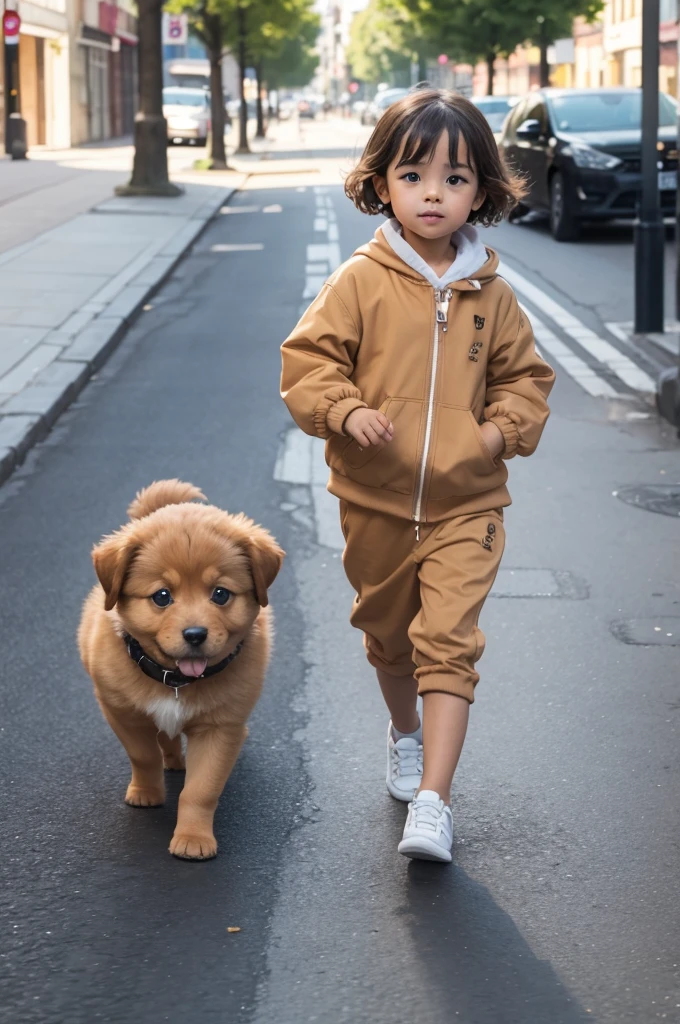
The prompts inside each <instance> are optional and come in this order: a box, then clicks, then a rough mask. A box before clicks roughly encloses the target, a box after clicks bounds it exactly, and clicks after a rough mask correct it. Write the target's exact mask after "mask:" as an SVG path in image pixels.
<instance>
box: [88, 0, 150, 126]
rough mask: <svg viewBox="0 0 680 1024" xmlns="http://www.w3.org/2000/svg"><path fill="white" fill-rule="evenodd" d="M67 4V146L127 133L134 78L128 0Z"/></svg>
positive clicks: (131, 8)
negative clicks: (69, 123) (69, 10)
mask: <svg viewBox="0 0 680 1024" xmlns="http://www.w3.org/2000/svg"><path fill="white" fill-rule="evenodd" d="M72 3H73V6H72V15H73V16H72V18H71V39H72V59H71V112H72V113H71V118H72V126H73V128H72V144H73V145H78V144H80V143H83V142H100V141H103V140H104V139H111V138H118V137H120V136H121V135H131V134H132V132H133V130H134V120H135V113H136V108H137V82H138V72H137V19H136V16H135V12H134V5H133V3H132V0H118V3H109V2H107V0H72Z"/></svg>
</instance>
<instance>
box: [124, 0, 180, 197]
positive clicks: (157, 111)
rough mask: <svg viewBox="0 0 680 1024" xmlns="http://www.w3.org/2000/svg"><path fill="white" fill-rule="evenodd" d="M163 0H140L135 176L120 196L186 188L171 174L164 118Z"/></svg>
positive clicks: (175, 193)
mask: <svg viewBox="0 0 680 1024" xmlns="http://www.w3.org/2000/svg"><path fill="white" fill-rule="evenodd" d="M162 7H163V0H139V3H138V8H139V20H138V22H137V26H138V27H137V31H138V33H139V44H138V46H137V51H138V53H137V59H138V61H139V110H138V112H137V115H136V117H135V160H134V165H133V169H132V178H131V180H130V182H129V184H127V185H119V186H118V188H117V189H116V195H119V196H179V195H182V192H183V189H181V188H180V187H179V186H178V185H173V184H172V182H171V181H170V179H169V177H168V125H167V122H166V120H165V118H164V117H163V45H162V42H161V24H162V21H161V19H162V14H161V12H162Z"/></svg>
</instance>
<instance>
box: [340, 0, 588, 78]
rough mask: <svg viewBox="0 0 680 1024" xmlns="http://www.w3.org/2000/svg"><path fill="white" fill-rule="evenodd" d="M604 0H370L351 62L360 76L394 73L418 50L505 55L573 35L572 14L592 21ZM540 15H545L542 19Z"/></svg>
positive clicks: (469, 59) (475, 56) (357, 24)
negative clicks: (525, 46) (531, 45)
mask: <svg viewBox="0 0 680 1024" xmlns="http://www.w3.org/2000/svg"><path fill="white" fill-rule="evenodd" d="M603 6H604V4H603V0H511V2H510V3H502V2H501V0H370V3H369V5H368V7H367V8H366V9H365V10H363V11H362V12H361V13H360V14H358V15H357V16H356V17H355V19H354V21H353V23H352V28H351V42H350V48H349V54H348V57H349V61H350V63H351V66H352V71H353V74H354V76H355V77H356V78H359V79H362V80H364V81H367V82H379V81H386V80H389V79H390V78H394V77H395V75H396V74H398V73H399V72H400V71H402V70H403V69H404V68H405V67H406V66H407V65H408V64H409V63H410V61H411V59H412V55H413V54H415V53H417V54H418V55H419V57H420V58H421V63H422V57H423V55H425V56H427V57H434V56H436V55H438V54H440V53H446V54H447V56H448V57H449V59H450V60H453V61H456V62H461V63H462V62H466V63H472V64H474V63H476V62H477V61H478V60H485V59H486V60H488V59H489V58H492V57H499V56H507V55H508V54H510V53H512V52H513V50H515V48H516V47H517V46H520V45H522V44H523V43H529V42H530V43H535V44H537V45H540V44H541V43H543V44H544V45H545V44H546V43H551V42H553V41H554V40H555V39H560V38H562V37H564V36H570V35H571V33H572V25H573V21H574V18H577V17H584V18H585V19H586V20H587V21H593V20H594V19H595V18H596V17H597V15H598V13H599V12H600V11H601V10H602V8H603ZM539 19H542V20H539Z"/></svg>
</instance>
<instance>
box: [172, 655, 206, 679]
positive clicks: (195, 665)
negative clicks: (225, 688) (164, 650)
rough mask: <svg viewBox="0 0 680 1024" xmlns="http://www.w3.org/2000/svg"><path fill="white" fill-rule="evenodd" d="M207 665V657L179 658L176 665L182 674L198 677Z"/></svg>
mask: <svg viewBox="0 0 680 1024" xmlns="http://www.w3.org/2000/svg"><path fill="white" fill-rule="evenodd" d="M207 665H208V659H207V658H180V659H179V661H178V662H177V667H178V669H179V670H180V672H181V673H182V675H183V676H191V677H192V678H193V679H198V677H199V676H202V675H203V673H204V672H205V670H206V668H207Z"/></svg>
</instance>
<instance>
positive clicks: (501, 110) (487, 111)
mask: <svg viewBox="0 0 680 1024" xmlns="http://www.w3.org/2000/svg"><path fill="white" fill-rule="evenodd" d="M472 102H473V103H474V104H475V106H476V107H479V109H480V110H481V112H482V113H483V114H484V117H485V118H486V120H487V121H488V123H489V127H490V128H491V131H492V132H499V131H500V130H501V128H502V127H503V122H504V121H505V119H506V117H507V116H508V111H509V110H510V108H511V107H512V105H513V104H512V103H511V102H510V100H509V99H505V98H504V97H501V96H499V97H494V98H492V99H486V98H483V99H479V100H473V101H472Z"/></svg>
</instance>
